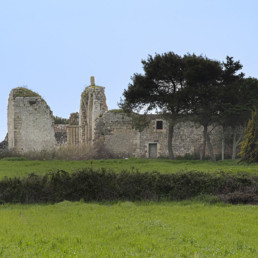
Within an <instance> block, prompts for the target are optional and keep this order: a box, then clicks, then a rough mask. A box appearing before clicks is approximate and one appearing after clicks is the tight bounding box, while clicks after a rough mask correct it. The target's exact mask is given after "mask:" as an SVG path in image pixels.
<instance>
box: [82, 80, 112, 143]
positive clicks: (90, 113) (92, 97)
mask: <svg viewBox="0 0 258 258" xmlns="http://www.w3.org/2000/svg"><path fill="white" fill-rule="evenodd" d="M107 109H108V108H107V104H106V96H105V88H104V87H101V86H95V81H94V78H93V77H92V78H91V85H90V86H88V87H86V88H85V90H84V91H83V92H82V94H81V102H80V112H79V141H80V143H87V144H89V145H92V144H93V141H94V138H95V132H94V130H95V127H96V126H95V123H96V119H97V118H98V117H99V116H100V115H102V114H103V113H104V112H105V111H107Z"/></svg>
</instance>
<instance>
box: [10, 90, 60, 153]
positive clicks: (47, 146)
mask: <svg viewBox="0 0 258 258" xmlns="http://www.w3.org/2000/svg"><path fill="white" fill-rule="evenodd" d="M55 144H56V140H55V132H54V118H53V115H52V111H51V110H50V108H49V106H48V105H47V103H46V101H45V100H44V99H43V98H41V96H40V95H39V94H37V93H35V92H33V91H31V90H28V89H26V88H23V87H18V88H15V89H13V90H12V91H11V92H10V95H9V100H8V148H9V150H11V151H15V152H18V153H25V152H29V151H42V150H51V149H52V148H54V146H55Z"/></svg>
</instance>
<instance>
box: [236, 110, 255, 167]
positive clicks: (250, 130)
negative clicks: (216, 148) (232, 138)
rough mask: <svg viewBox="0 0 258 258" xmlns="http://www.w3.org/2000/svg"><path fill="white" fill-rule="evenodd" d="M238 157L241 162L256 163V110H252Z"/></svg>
mask: <svg viewBox="0 0 258 258" xmlns="http://www.w3.org/2000/svg"><path fill="white" fill-rule="evenodd" d="M239 155H240V156H241V161H242V162H247V163H254V162H257V161H258V118H257V111H256V109H255V110H253V112H252V118H251V119H250V120H249V122H248V125H247V128H246V130H245V135H244V139H243V142H242V143H241V151H240V154H239Z"/></svg>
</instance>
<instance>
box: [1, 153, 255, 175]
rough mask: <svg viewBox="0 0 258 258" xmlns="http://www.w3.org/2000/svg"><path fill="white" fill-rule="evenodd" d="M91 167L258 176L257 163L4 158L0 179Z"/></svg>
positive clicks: (117, 169)
mask: <svg viewBox="0 0 258 258" xmlns="http://www.w3.org/2000/svg"><path fill="white" fill-rule="evenodd" d="M91 166H92V167H93V168H94V169H99V168H112V169H113V170H114V171H116V172H120V171H121V170H123V169H125V170H129V171H136V170H137V169H138V170H139V171H141V172H147V171H148V172H151V171H158V172H161V173H175V172H178V171H190V170H198V171H202V172H214V171H232V172H243V171H245V172H250V173H255V174H258V164H251V165H246V164H238V163H237V161H232V160H225V161H218V162H216V163H212V162H211V161H199V160H173V161H171V160H168V159H155V160H150V159H113V160H112V159H110V160H93V161H91V160H87V161H61V160H50V161H38V160H21V159H19V158H17V159H15V158H5V159H1V160H0V179H1V178H3V177H4V176H8V177H15V176H16V177H17V176H19V177H25V176H27V175H28V174H30V173H35V174H45V173H47V172H49V171H56V170H58V169H62V170H65V171H67V172H72V171H75V170H77V169H80V168H85V167H91Z"/></svg>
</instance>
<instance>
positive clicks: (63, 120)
mask: <svg viewBox="0 0 258 258" xmlns="http://www.w3.org/2000/svg"><path fill="white" fill-rule="evenodd" d="M54 119H55V124H69V119H67V118H62V117H60V116H55V117H54Z"/></svg>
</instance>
